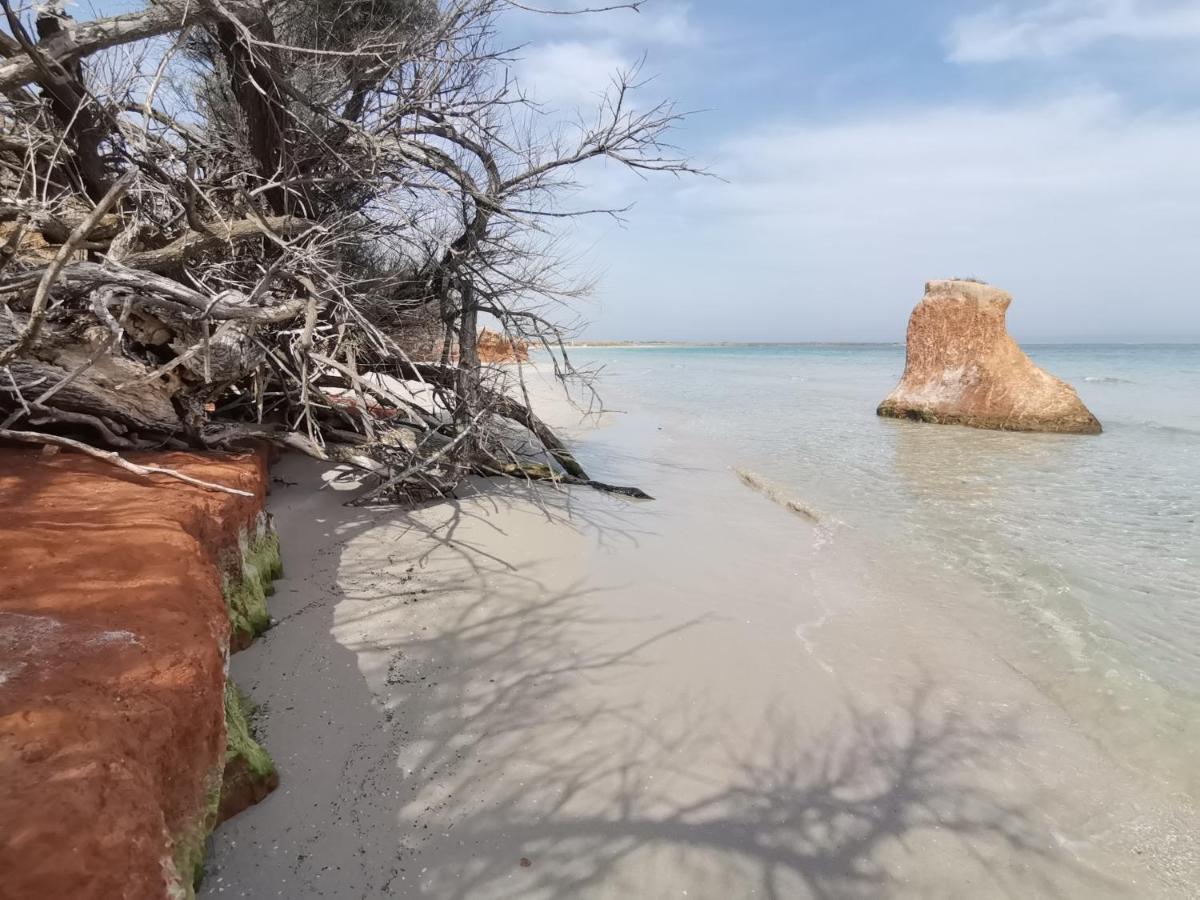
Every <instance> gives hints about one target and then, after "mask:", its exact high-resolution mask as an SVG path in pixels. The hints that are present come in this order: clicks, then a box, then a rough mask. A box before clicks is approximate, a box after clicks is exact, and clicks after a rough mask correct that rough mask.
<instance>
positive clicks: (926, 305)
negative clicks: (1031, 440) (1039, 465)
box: [878, 281, 1100, 434]
mask: <svg viewBox="0 0 1200 900" xmlns="http://www.w3.org/2000/svg"><path fill="white" fill-rule="evenodd" d="M1011 303H1012V296H1011V295H1010V294H1008V293H1006V292H1005V291H1002V290H1000V289H998V288H994V287H991V286H990V285H986V284H979V283H977V282H973V281H931V282H930V283H929V284H927V285H926V286H925V297H924V299H922V300H921V302H920V303H919V304H917V308H916V309H914V310H913V314H912V318H911V319H910V320H909V323H908V357H907V360H906V361H905V365H904V376H903V378H901V380H900V384H899V385H898V386H897V387H896V389H895V390H894V391H892V393H891V394H890V395H888V397H887V399H886V400H884V401H883V403H881V404H880V406H879V409H878V413H879V415H881V416H890V417H893V418H898V419H915V420H918V421H922V422H937V423H940V424H955V425H969V426H971V427H974V428H992V429H998V430H1003V431H1052V432H1069V433H1075V434H1099V433H1100V422H1099V421H1097V419H1096V417H1095V416H1093V415H1092V414H1091V412H1090V411H1089V410H1088V408H1087V407H1086V406H1084V405H1083V401H1081V400H1080V399H1079V395H1078V394H1076V393H1075V389H1074V388H1072V387H1071V386H1070V385H1069V384H1067V383H1066V382H1064V381H1060V380H1059V379H1057V378H1055V377H1054V376H1053V375H1051V374H1049V373H1048V372H1045V371H1043V370H1042V369H1040V368H1038V367H1037V366H1036V365H1034V363H1033V361H1032V360H1031V359H1030V358H1029V357H1028V356H1026V355H1025V353H1024V352H1023V351H1022V350H1021V348H1020V347H1019V346H1017V342H1016V341H1014V340H1013V339H1012V337H1010V336H1009V334H1008V329H1007V328H1006V327H1005V315H1006V313H1007V311H1008V307H1009V304H1011Z"/></svg>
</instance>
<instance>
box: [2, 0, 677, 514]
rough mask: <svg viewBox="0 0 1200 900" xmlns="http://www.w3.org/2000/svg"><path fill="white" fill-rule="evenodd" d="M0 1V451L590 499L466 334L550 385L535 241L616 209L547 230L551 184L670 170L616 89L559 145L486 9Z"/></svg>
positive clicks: (651, 125) (541, 259) (562, 129)
mask: <svg viewBox="0 0 1200 900" xmlns="http://www.w3.org/2000/svg"><path fill="white" fill-rule="evenodd" d="M0 5H2V6H3V9H4V14H5V21H6V23H7V27H6V33H0V55H2V56H3V57H4V61H3V62H0V439H9V440H21V441H26V442H30V441H34V442H36V441H37V440H39V439H43V440H45V441H46V442H54V441H60V442H62V443H69V444H70V445H71V446H75V447H89V448H96V449H98V450H99V449H104V450H106V451H109V452H111V451H116V452H117V453H120V454H124V453H126V452H127V451H135V450H150V449H161V448H194V449H217V448H228V447H232V446H235V445H238V444H240V443H242V442H245V441H247V440H267V441H272V442H275V443H277V444H280V445H283V446H287V447H290V448H293V449H297V450H300V451H302V452H304V453H308V454H310V455H312V456H316V457H319V458H324V459H338V460H345V461H349V462H352V463H354V464H357V465H361V466H364V467H367V468H371V469H373V470H375V471H376V472H377V474H378V475H379V486H378V487H377V488H376V489H375V490H374V491H373V492H372V494H371V496H372V497H386V498H388V499H406V500H418V499H423V498H426V497H429V496H436V495H440V494H444V493H445V492H447V491H448V490H451V489H452V488H453V486H454V485H455V484H457V483H458V482H459V481H460V480H461V479H462V478H463V477H465V476H466V475H468V474H471V473H486V474H507V475H523V476H525V477H532V478H543V477H545V478H551V479H553V478H557V477H559V476H564V477H566V478H567V479H568V480H571V481H575V482H590V479H589V478H588V476H587V473H586V472H584V471H583V470H582V468H580V466H579V465H578V463H577V462H576V461H575V460H574V458H573V457H572V456H571V454H570V452H569V451H568V450H567V449H566V447H565V446H564V445H563V443H562V442H561V441H560V440H559V439H558V438H557V436H556V435H555V434H554V433H553V432H552V431H551V430H550V429H549V428H547V427H546V426H545V425H544V424H543V423H542V422H541V421H540V420H539V419H538V418H537V417H536V415H534V413H533V411H532V410H531V409H530V408H529V405H528V403H527V402H521V401H519V400H517V399H515V398H516V397H524V396H525V395H524V394H523V392H522V391H521V390H520V387H521V385H520V384H519V381H520V374H519V372H520V370H519V367H517V368H515V369H514V368H511V367H508V368H497V367H490V366H486V365H483V364H481V363H480V360H479V350H478V344H477V342H478V333H479V330H480V326H481V320H480V316H481V315H482V316H485V317H487V318H488V319H490V320H491V321H492V322H494V323H498V325H499V327H500V328H501V330H502V332H503V334H504V339H505V340H509V341H512V342H513V344H514V345H521V346H532V347H535V348H539V349H541V350H543V351H544V352H545V354H546V356H545V359H546V361H547V364H548V365H552V366H553V369H554V372H555V374H556V375H559V376H562V377H566V376H570V375H572V374H576V373H574V370H573V368H572V366H571V364H570V361H569V359H568V358H567V355H566V352H565V349H564V345H563V342H562V341H561V340H560V335H561V333H562V332H561V331H560V328H559V326H558V324H557V320H558V319H560V318H562V312H563V311H564V310H567V311H568V312H569V301H570V300H572V299H573V298H575V297H577V296H579V295H580V293H581V292H582V290H583V286H580V285H578V284H575V283H572V282H571V281H570V280H569V279H566V278H565V277H564V276H563V273H562V268H561V266H560V265H559V261H558V258H557V257H556V256H555V254H554V249H555V244H556V235H555V233H554V231H553V229H552V227H551V226H552V225H553V224H554V223H556V222H559V221H561V220H562V218H563V217H569V216H572V215H582V214H585V213H593V212H608V213H610V214H615V213H616V212H619V211H613V210H602V211H597V210H586V211H575V210H571V209H564V208H563V206H562V205H561V203H560V202H559V198H560V197H561V195H562V191H563V189H564V188H568V187H570V186H571V184H572V182H571V175H570V173H571V171H572V170H573V169H574V168H575V167H577V166H578V165H580V164H581V163H584V162H585V161H587V160H589V159H594V158H597V157H604V158H607V159H608V160H611V161H615V162H617V163H619V164H621V165H624V166H627V167H630V168H633V169H636V170H641V171H666V172H675V173H679V172H685V171H691V170H690V168H689V167H688V166H687V164H686V163H685V162H684V161H682V160H680V159H678V158H676V156H675V155H674V154H673V153H672V152H671V151H670V149H669V148H667V147H665V146H664V145H663V144H662V143H661V139H662V137H663V135H664V133H665V132H666V131H667V130H668V129H669V128H670V127H671V126H672V125H673V124H674V123H675V121H676V120H677V118H678V116H677V114H676V113H675V112H674V111H673V109H672V108H671V107H670V105H668V104H661V105H658V106H650V107H646V106H635V105H633V104H632V103H631V102H630V100H629V94H630V91H631V90H633V89H634V88H635V87H636V83H635V81H636V72H629V73H617V74H616V75H615V76H614V79H613V81H612V83H611V85H610V87H609V90H608V92H607V93H606V94H605V95H604V98H603V100H602V101H601V102H600V104H599V106H598V107H597V109H596V110H594V111H593V112H592V113H591V114H589V115H586V116H585V115H582V114H581V115H579V116H578V117H577V118H576V119H574V120H573V121H572V122H571V123H570V124H569V125H567V126H564V125H563V123H562V122H560V121H559V120H558V119H556V118H554V117H553V116H552V115H551V113H549V112H548V111H546V110H544V109H543V108H542V107H540V106H538V105H536V104H534V103H532V102H530V101H528V100H527V99H526V98H525V96H524V95H523V94H522V93H521V90H520V88H519V86H518V85H517V84H515V83H514V82H513V80H512V78H511V77H510V75H509V60H510V59H511V52H510V51H509V50H507V49H506V48H503V47H499V46H498V45H497V39H496V20H497V17H498V16H499V15H500V14H502V13H504V12H505V11H506V10H507V8H508V7H509V5H510V4H509V2H508V0H446V2H437V0H345V2H339V3H330V2H327V0H157V2H152V3H151V4H149V5H148V6H147V8H146V9H145V10H143V11H141V12H135V13H129V14H125V15H120V16H115V17H110V18H106V19H100V20H96V21H91V22H75V21H73V20H72V19H71V18H70V17H68V16H67V15H66V14H65V13H64V11H63V10H62V9H61V8H58V7H57V6H56V5H54V4H50V5H41V6H39V7H37V8H24V7H22V6H20V5H19V4H17V3H14V2H12V0H0ZM514 5H515V4H514ZM513 425H515V426H517V427H516V431H517V432H519V433H520V434H521V435H524V436H525V438H526V439H527V441H528V445H529V446H528V447H526V452H517V451H516V450H514V449H513V444H512V440H511V438H512V434H513V432H514V429H513V427H512V426H513ZM530 448H532V449H533V451H534V452H532V453H530V452H529V450H530ZM539 458H540V459H541V460H542V464H541V465H539V464H537V462H536V460H537V459H539ZM597 486H599V487H606V486H604V485H597ZM635 493H636V492H635Z"/></svg>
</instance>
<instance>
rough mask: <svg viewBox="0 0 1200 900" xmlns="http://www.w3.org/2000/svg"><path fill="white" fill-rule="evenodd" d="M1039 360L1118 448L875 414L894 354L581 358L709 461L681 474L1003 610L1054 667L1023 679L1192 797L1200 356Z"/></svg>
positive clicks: (905, 581)
mask: <svg viewBox="0 0 1200 900" xmlns="http://www.w3.org/2000/svg"><path fill="white" fill-rule="evenodd" d="M1026 349H1027V350H1028V352H1029V354H1030V356H1032V357H1033V358H1034V360H1035V361H1036V362H1038V363H1039V364H1040V365H1042V366H1043V367H1045V368H1046V369H1048V370H1049V371H1051V372H1053V373H1054V374H1056V375H1058V376H1059V377H1061V378H1064V379H1066V380H1067V381H1069V382H1071V383H1072V384H1074V385H1075V387H1076V388H1077V389H1078V391H1079V393H1080V395H1081V397H1082V398H1083V400H1084V402H1085V403H1087V405H1088V406H1089V407H1090V408H1091V409H1092V411H1093V412H1094V413H1095V414H1096V415H1097V416H1098V417H1099V418H1100V420H1101V421H1102V422H1103V424H1104V428H1105V432H1104V434H1103V435H1101V436H1099V437H1084V436H1067V435H1035V434H1013V433H999V432H988V431H978V430H974V429H968V428H960V427H953V426H947V427H938V426H930V425H925V424H920V423H911V422H900V421H893V420H884V419H879V418H877V417H876V416H875V414H874V411H875V407H876V405H877V404H878V402H879V401H880V400H881V399H882V398H883V397H884V396H885V395H886V394H887V393H888V392H889V391H890V390H891V388H892V387H893V386H894V385H895V383H896V381H897V380H898V379H899V376H900V373H901V370H902V369H903V365H904V350H903V347H900V346H893V345H862V346H845V345H836V346H827V345H800V346H779V345H774V346H721V347H657V348H637V349H625V348H622V349H586V350H584V349H581V350H578V351H576V354H575V356H576V357H577V359H576V362H577V363H583V364H588V365H593V366H602V367H604V369H605V370H606V378H605V379H604V381H603V385H604V399H605V401H606V405H607V406H608V407H610V408H614V409H622V408H636V409H638V410H640V411H643V412H647V413H649V414H651V415H653V416H655V417H656V418H657V419H659V420H660V421H659V424H660V425H661V426H662V427H663V428H664V429H666V430H668V431H670V432H672V433H676V434H678V435H680V436H681V437H682V438H684V440H682V441H681V442H680V446H684V447H687V446H691V447H694V448H696V449H695V451H694V452H695V456H696V459H695V460H688V459H681V460H680V462H681V463H685V464H686V463H689V462H701V460H703V464H708V465H711V464H712V463H713V462H716V463H717V464H719V465H727V466H729V467H732V468H746V469H751V470H754V471H756V472H759V473H762V474H763V475H765V476H766V477H767V478H769V479H770V480H771V481H773V482H774V483H775V484H777V485H780V486H782V487H783V488H784V489H785V490H787V491H789V492H791V493H792V494H793V495H794V496H795V498H796V499H797V500H798V501H799V502H801V503H802V504H803V505H804V506H805V507H808V508H814V509H816V510H818V511H819V512H820V513H821V515H822V517H823V519H824V520H825V521H826V523H827V524H828V525H829V526H830V527H832V528H833V529H834V532H835V534H836V535H837V537H836V539H838V540H840V541H844V542H846V541H849V542H857V543H859V544H860V545H861V548H862V550H863V552H864V553H865V554H866V555H867V556H868V557H869V558H870V559H871V560H872V565H875V566H877V567H878V568H879V570H880V574H881V577H886V579H887V580H889V581H891V582H893V583H895V584H896V585H897V589H903V588H904V586H907V587H909V588H911V589H919V590H921V591H924V592H930V591H932V592H934V593H936V594H939V595H940V596H938V597H937V598H936V599H938V600H941V601H942V602H944V603H945V604H947V606H948V607H949V606H958V605H960V604H962V603H963V602H964V600H966V599H970V600H973V601H977V602H980V603H984V604H988V605H991V606H993V607H995V608H998V609H1001V610H1003V611H1004V613H1005V614H1006V615H1008V616H1010V617H1011V618H1012V619H1013V621H1015V622H1018V623H1020V627H1021V628H1022V629H1024V631H1022V632H1021V634H1022V640H1023V642H1024V644H1025V647H1026V649H1028V650H1029V651H1031V652H1032V654H1033V655H1034V656H1036V657H1037V658H1039V659H1041V660H1042V661H1043V663H1044V665H1039V666H1038V667H1037V670H1036V671H1027V672H1025V674H1026V675H1028V676H1029V677H1031V678H1034V679H1035V680H1038V681H1039V682H1041V683H1042V685H1043V687H1044V688H1045V689H1046V691H1047V693H1049V694H1050V695H1052V696H1053V697H1054V698H1055V699H1056V700H1057V701H1058V702H1060V703H1062V704H1063V705H1064V706H1066V707H1067V708H1068V710H1069V711H1070V712H1071V713H1072V714H1073V715H1075V716H1076V717H1077V718H1078V719H1079V721H1080V722H1081V725H1082V726H1083V727H1085V728H1086V729H1087V730H1088V731H1090V732H1092V733H1094V734H1095V736H1096V737H1097V738H1098V739H1100V740H1101V741H1103V742H1105V743H1111V744H1112V745H1113V748H1114V749H1115V750H1117V751H1119V752H1120V753H1128V754H1131V755H1130V757H1129V758H1130V761H1131V762H1133V763H1134V764H1135V765H1139V766H1144V765H1146V764H1147V763H1151V762H1155V761H1157V760H1158V759H1159V758H1160V756H1161V755H1162V754H1165V753H1168V752H1169V753H1170V754H1172V755H1173V757H1174V758H1173V761H1172V763H1171V764H1168V766H1167V768H1169V769H1172V770H1174V774H1176V775H1179V776H1182V777H1183V781H1184V782H1185V787H1186V789H1187V790H1189V791H1191V792H1193V793H1194V792H1195V791H1196V789H1197V787H1198V786H1200V785H1198V784H1197V772H1196V771H1195V769H1196V760H1195V757H1194V750H1193V749H1192V748H1194V746H1195V740H1194V739H1195V738H1196V730H1197V728H1198V727H1200V716H1198V715H1197V712H1198V711H1200V565H1198V562H1200V561H1198V559H1197V557H1198V556H1200V524H1198V521H1197V519H1198V516H1200V346H1196V345H1062V346H1031V347H1027V348H1026ZM642 486H643V487H645V488H647V489H648V490H650V492H651V493H653V492H654V491H653V485H642ZM964 595H969V596H964ZM1135 744H1136V745H1137V746H1136V748H1134V749H1131V747H1133V745H1135Z"/></svg>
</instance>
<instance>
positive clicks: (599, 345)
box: [530, 339, 1200, 351]
mask: <svg viewBox="0 0 1200 900" xmlns="http://www.w3.org/2000/svg"><path fill="white" fill-rule="evenodd" d="M904 343H905V342H904V341H565V342H564V346H566V347H567V349H569V350H661V349H671V348H692V349H705V348H712V347H739V348H740V347H903V346H904ZM1020 343H1021V346H1022V347H1200V340H1195V339H1191V340H1180V341H1161V340H1160V341H1149V340H1147V341H1087V340H1078V341H1036V340H1033V341H1030V340H1022V341H1021V342H1020ZM537 349H538V348H536V347H531V348H530V350H531V351H536V350H537Z"/></svg>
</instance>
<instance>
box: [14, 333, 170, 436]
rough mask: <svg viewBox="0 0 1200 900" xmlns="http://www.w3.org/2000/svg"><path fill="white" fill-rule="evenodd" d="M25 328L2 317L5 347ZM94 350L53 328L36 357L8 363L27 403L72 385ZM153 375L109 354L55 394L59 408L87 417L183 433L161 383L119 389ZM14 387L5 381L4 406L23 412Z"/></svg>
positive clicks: (145, 429) (159, 431)
mask: <svg viewBox="0 0 1200 900" xmlns="http://www.w3.org/2000/svg"><path fill="white" fill-rule="evenodd" d="M21 324H22V323H21V322H20V321H19V320H16V321H11V320H10V319H9V318H8V317H7V316H3V315H0V345H3V344H6V343H9V342H11V341H14V340H15V339H16V336H17V329H18V328H19V327H20V325H21ZM91 351H92V348H91V347H89V346H88V345H86V344H79V343H77V342H75V341H74V340H73V339H71V338H68V337H67V336H66V335H64V334H62V333H61V332H59V331H58V330H57V329H56V328H55V327H54V326H51V325H47V326H46V327H45V328H44V330H43V334H42V340H41V342H40V343H39V344H38V345H37V346H35V347H34V348H33V350H32V352H31V353H30V354H27V355H24V356H21V357H18V358H17V359H14V360H12V361H11V362H10V363H9V364H8V371H9V372H10V373H11V376H12V379H13V380H14V381H15V382H16V385H17V387H18V388H19V389H20V390H21V394H22V396H23V397H24V399H25V400H26V401H29V400H32V399H33V398H34V397H36V396H38V395H39V394H42V393H43V392H45V391H46V390H47V389H48V388H51V387H53V386H54V385H56V384H58V383H59V382H61V381H64V380H66V379H67V378H68V377H70V375H71V374H72V373H73V372H75V370H76V369H78V368H79V367H80V366H81V365H82V364H83V363H85V362H86V361H87V360H88V358H89V356H90V355H91ZM148 371H149V370H148V369H147V368H146V367H145V366H142V365H139V364H138V363H136V362H134V361H132V360H130V359H126V358H124V357H120V356H111V355H104V356H101V357H100V359H98V360H97V361H96V362H95V363H94V364H92V365H91V366H90V367H88V368H86V369H85V370H84V371H83V372H81V373H79V374H78V375H77V376H76V377H75V378H74V379H73V380H72V381H71V382H70V383H69V384H67V385H65V386H64V387H63V388H62V389H61V390H59V391H57V392H56V393H55V394H54V398H53V407H54V408H55V409H62V410H66V411H68V412H75V413H84V414H87V415H89V416H93V417H97V418H100V419H107V420H109V421H110V422H114V423H118V424H119V425H121V426H123V427H125V428H128V429H132V430H135V431H143V432H152V433H157V434H170V433H172V432H176V431H179V430H180V427H181V426H180V421H179V416H178V414H177V413H176V411H175V407H174V406H173V405H172V403H171V393H170V391H169V389H168V388H167V386H166V385H165V384H164V383H163V382H161V381H155V382H150V383H148V384H143V385H139V387H138V390H136V391H130V390H118V389H117V386H118V385H120V384H121V383H123V382H125V381H131V380H133V379H136V378H138V377H139V376H144V375H145V374H146V373H147V372H148ZM12 390H13V384H12V383H11V382H9V380H8V378H6V377H3V376H0V405H2V406H4V407H5V408H6V409H8V410H15V409H20V408H21V403H20V400H19V399H18V398H17V397H16V396H15V395H14V394H13V393H12Z"/></svg>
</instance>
